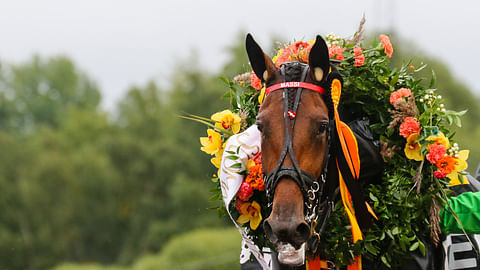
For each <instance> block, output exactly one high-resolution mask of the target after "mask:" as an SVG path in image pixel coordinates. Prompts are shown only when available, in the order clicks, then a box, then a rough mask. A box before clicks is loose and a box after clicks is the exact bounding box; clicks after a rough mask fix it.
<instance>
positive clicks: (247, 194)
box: [237, 181, 253, 201]
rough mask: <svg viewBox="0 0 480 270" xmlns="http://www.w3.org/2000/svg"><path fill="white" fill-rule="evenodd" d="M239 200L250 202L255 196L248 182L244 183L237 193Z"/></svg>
mask: <svg viewBox="0 0 480 270" xmlns="http://www.w3.org/2000/svg"><path fill="white" fill-rule="evenodd" d="M237 195H238V198H240V200H242V201H248V200H249V199H250V198H251V197H252V196H253V188H252V186H251V185H250V183H248V182H245V181H244V182H243V183H242V185H241V186H240V189H239V190H238V192H237Z"/></svg>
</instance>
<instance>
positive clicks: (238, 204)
mask: <svg viewBox="0 0 480 270" xmlns="http://www.w3.org/2000/svg"><path fill="white" fill-rule="evenodd" d="M244 203H245V202H244V201H242V200H240V198H237V200H235V208H237V211H238V212H239V213H240V212H241V209H242V205H243V204H244Z"/></svg>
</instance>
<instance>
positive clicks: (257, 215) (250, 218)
mask: <svg viewBox="0 0 480 270" xmlns="http://www.w3.org/2000/svg"><path fill="white" fill-rule="evenodd" d="M240 214H241V215H240V216H239V217H238V219H237V222H238V223H241V224H244V223H247V222H250V228H251V229H252V230H256V229H257V228H258V225H260V222H261V221H262V213H261V208H260V205H259V204H258V203H257V202H256V201H253V202H252V203H249V202H246V203H244V204H243V205H242V206H241V207H240Z"/></svg>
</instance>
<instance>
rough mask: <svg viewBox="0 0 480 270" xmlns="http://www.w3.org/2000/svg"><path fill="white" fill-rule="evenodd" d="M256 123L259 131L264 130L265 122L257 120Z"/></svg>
mask: <svg viewBox="0 0 480 270" xmlns="http://www.w3.org/2000/svg"><path fill="white" fill-rule="evenodd" d="M255 124H256V125H257V129H258V131H260V132H263V124H262V123H261V122H259V121H257V122H256V123H255Z"/></svg>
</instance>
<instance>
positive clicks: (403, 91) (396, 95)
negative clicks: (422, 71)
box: [390, 88, 412, 105]
mask: <svg viewBox="0 0 480 270" xmlns="http://www.w3.org/2000/svg"><path fill="white" fill-rule="evenodd" d="M411 95H412V90H410V89H409V88H400V89H398V90H397V91H395V92H393V93H392V94H390V104H392V105H393V104H395V103H397V102H399V101H401V100H402V97H409V96H411Z"/></svg>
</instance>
